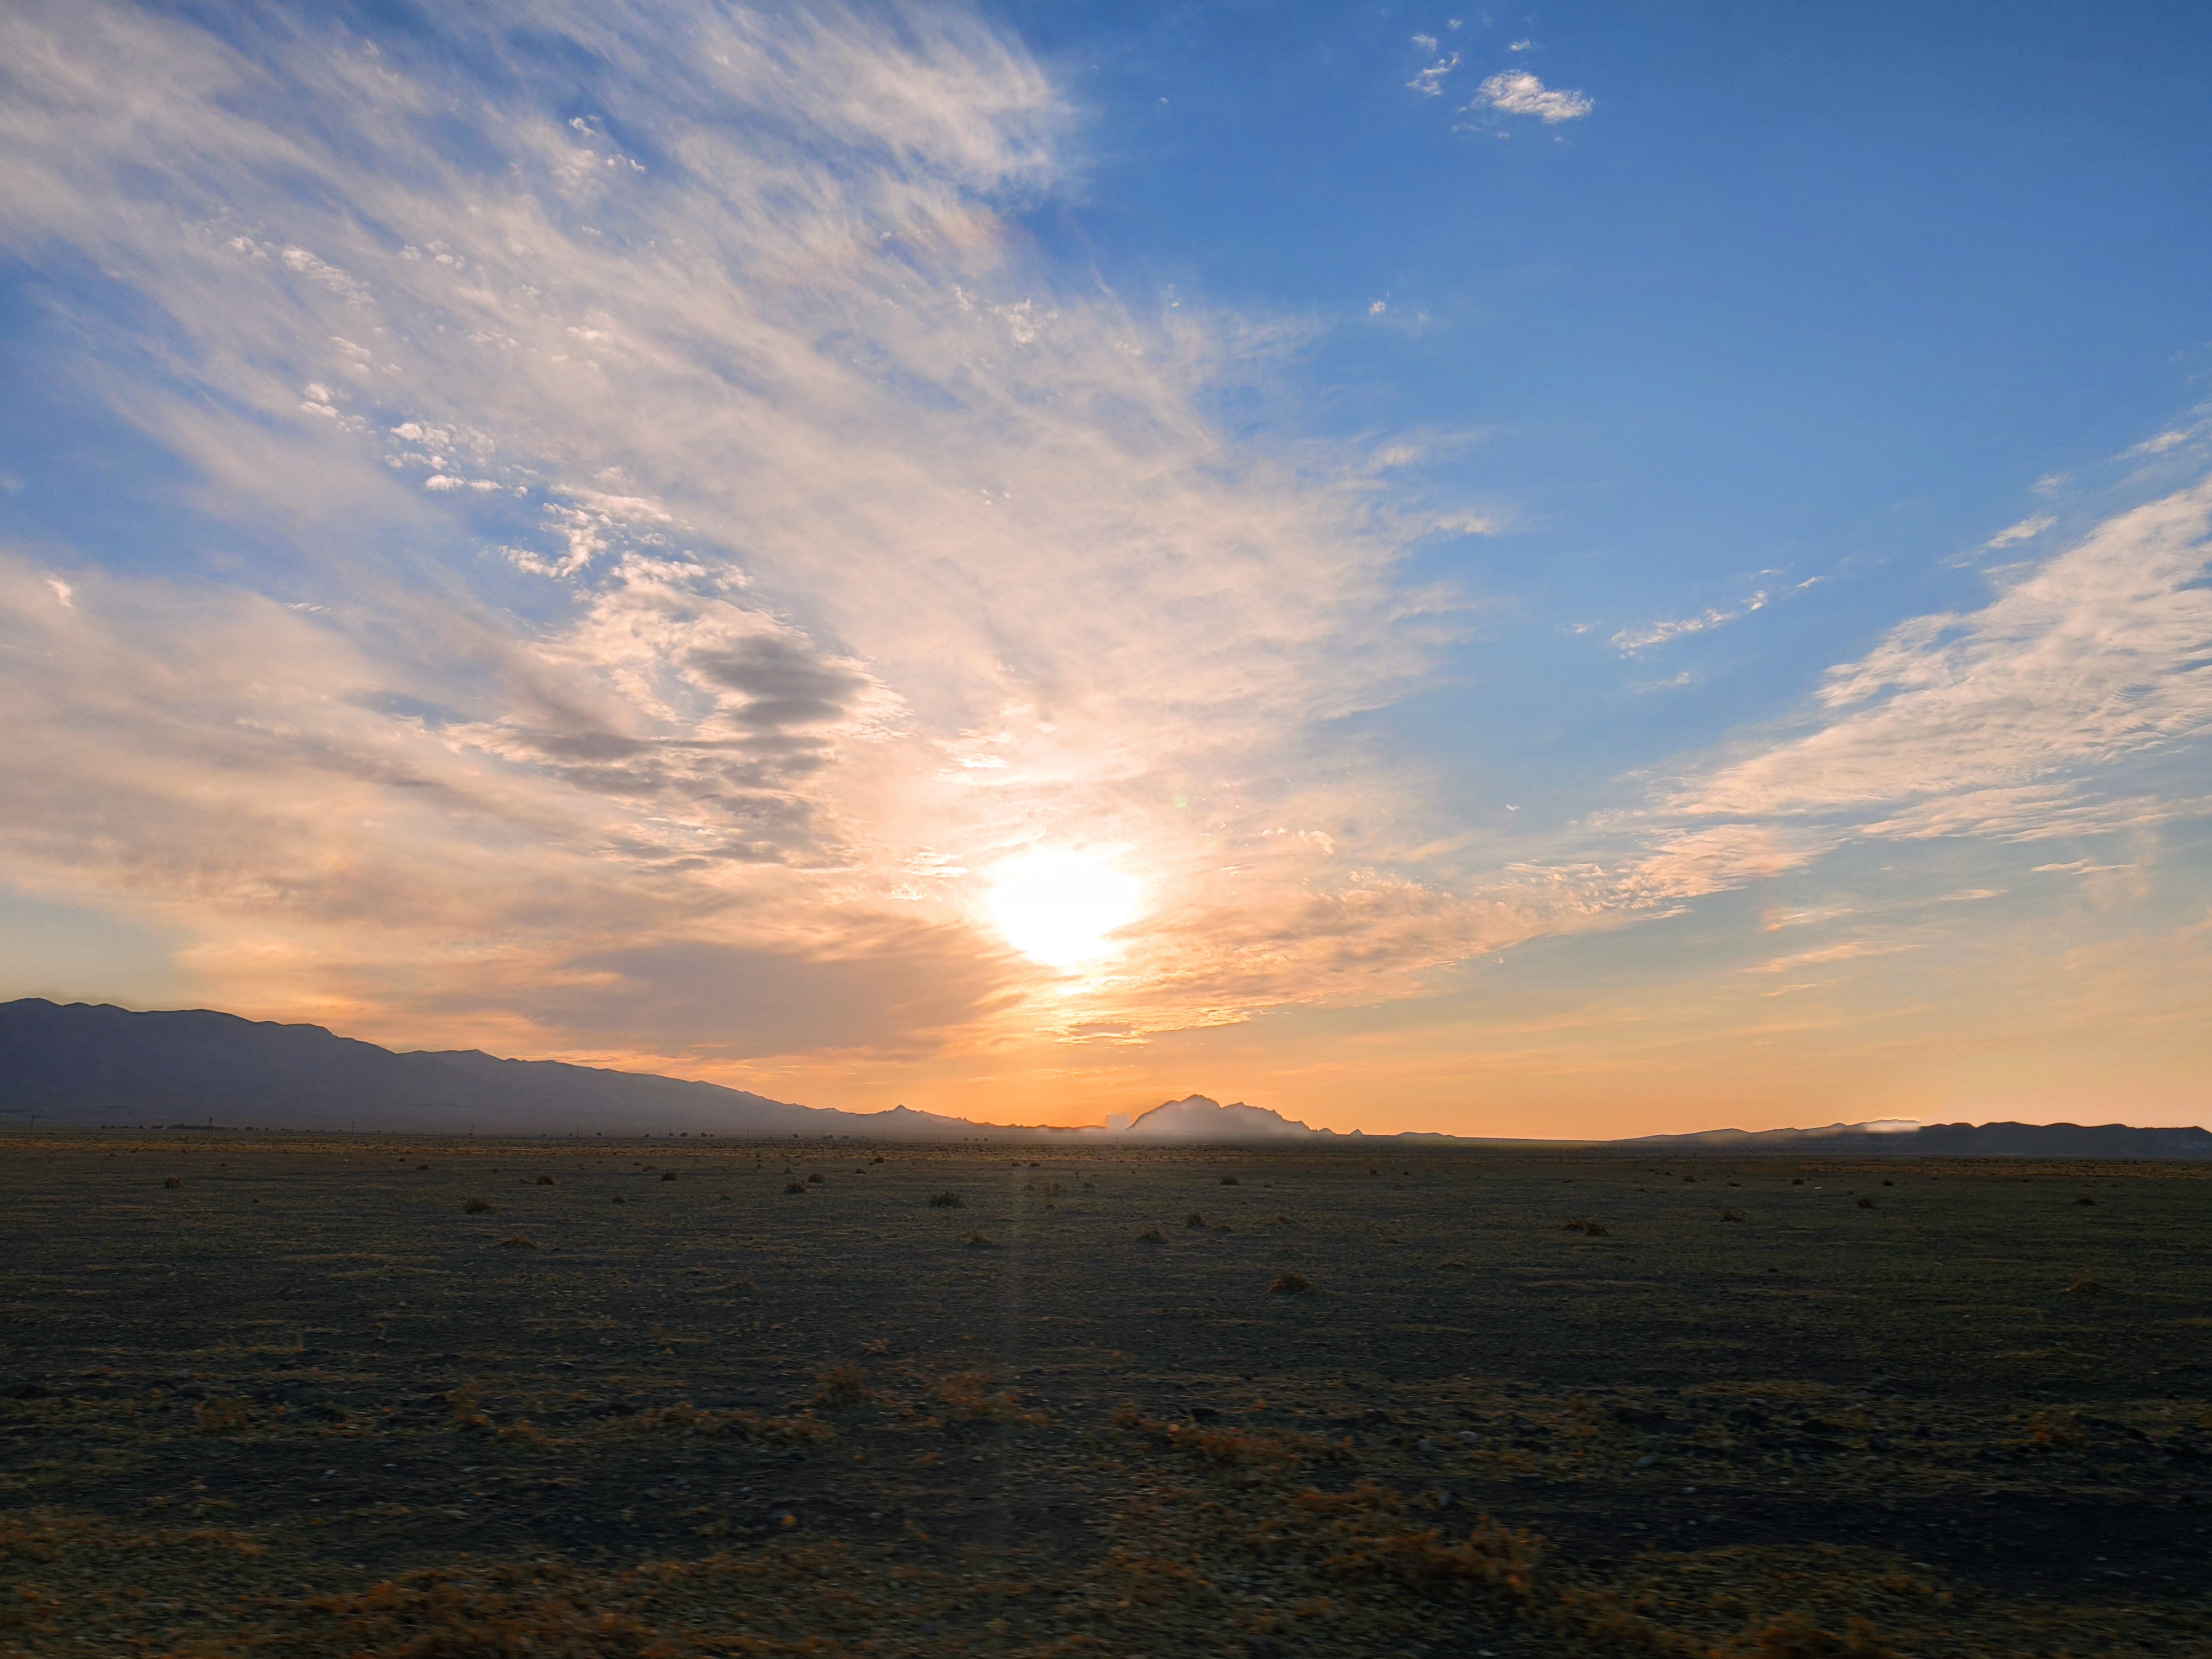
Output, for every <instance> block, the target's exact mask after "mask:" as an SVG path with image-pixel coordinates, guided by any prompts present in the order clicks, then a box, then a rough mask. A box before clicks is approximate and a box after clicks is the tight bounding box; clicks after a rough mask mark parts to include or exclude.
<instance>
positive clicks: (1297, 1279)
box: [1267, 1273, 1314, 1296]
mask: <svg viewBox="0 0 2212 1659" xmlns="http://www.w3.org/2000/svg"><path fill="white" fill-rule="evenodd" d="M1313 1293H1314V1287H1313V1280H1311V1279H1308V1278H1307V1277H1306V1276H1305V1275H1304V1273H1277V1274H1276V1275H1275V1282H1274V1283H1273V1284H1272V1285H1268V1286H1267V1294H1268V1295H1269V1296H1311V1295H1312V1294H1313Z"/></svg>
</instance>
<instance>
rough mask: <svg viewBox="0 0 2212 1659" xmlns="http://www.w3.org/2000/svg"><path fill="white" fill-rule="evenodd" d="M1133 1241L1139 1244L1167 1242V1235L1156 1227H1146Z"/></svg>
mask: <svg viewBox="0 0 2212 1659" xmlns="http://www.w3.org/2000/svg"><path fill="white" fill-rule="evenodd" d="M1135 1242H1136V1243H1139V1244H1164V1243H1167V1242H1168V1236H1167V1235H1166V1234H1165V1233H1164V1232H1162V1231H1160V1230H1159V1229H1158V1227H1147V1228H1146V1229H1145V1231H1143V1232H1140V1233H1139V1234H1138V1235H1137V1237H1136V1240H1135Z"/></svg>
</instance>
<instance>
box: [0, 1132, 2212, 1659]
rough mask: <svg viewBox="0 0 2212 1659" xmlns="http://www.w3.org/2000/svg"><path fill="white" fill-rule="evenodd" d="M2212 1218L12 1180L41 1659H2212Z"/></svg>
mask: <svg viewBox="0 0 2212 1659" xmlns="http://www.w3.org/2000/svg"><path fill="white" fill-rule="evenodd" d="M878 1158H880V1159H881V1161H880V1162H878V1161H877V1160H878ZM422 1165H427V1166H428V1167H427V1168H423V1167H418V1166H422ZM671 1176H672V1177H673V1179H670V1178H669V1177H671ZM816 1176H819V1177H821V1179H820V1180H818V1181H817V1180H815V1179H813V1177H816ZM1232 1177H1233V1184H1229V1182H1230V1180H1231V1178H1232ZM2209 1177H2212V1170H2202V1169H2194V1170H2192V1169H2186V1168H2176V1167H2170V1166H2158V1165H2141V1164H2111V1165H2079V1164H2067V1165H2062V1164H2021V1163H2003V1164H1996V1163H1990V1164H1918V1163H1916V1164H1883V1165H1876V1164H1843V1163H1822V1162H1819V1161H1815V1160H1807V1159H1771V1158H1758V1159H1753V1158H1740V1159H1733V1160H1731V1159H1727V1158H1683V1159H1674V1160H1662V1161H1659V1162H1652V1161H1650V1160H1632V1159H1629V1158H1553V1157H1535V1156H1524V1157H1513V1158H1505V1157H1499V1156H1496V1155H1492V1154H1476V1153H1471V1152H1453V1151H1442V1150H1435V1151H1420V1152H1410V1151H1407V1150H1403V1149H1382V1148H1377V1149H1372V1150H1366V1151H1352V1152H1347V1151H1345V1150H1343V1149H1341V1148H1337V1149H1332V1150H1329V1151H1327V1152H1319V1151H1315V1152H1307V1151H1303V1150H1302V1151H1297V1152H1231V1151H1203V1152H1200V1151H1187V1150H1186V1151H1175V1152H1142V1151H1133V1150H1127V1149H1120V1148H1098V1149H1095V1150H1086V1151H1084V1152H1069V1151H1067V1150H1065V1149H1057V1148H1055V1149H1052V1150H1048V1151H1047V1150H1035V1151H1030V1150H1024V1151H1022V1152H1020V1155H1019V1156H1018V1157H1017V1155H1016V1149H1013V1148H1011V1147H1009V1148H987V1147H981V1146H968V1147H939V1148H915V1147H910V1146H884V1147H869V1146H861V1145H859V1144H857V1143H853V1142H844V1141H840V1142H836V1143H811V1144H801V1143H798V1142H786V1143H781V1144H775V1145H767V1146H756V1145H750V1144H740V1143H736V1142H725V1141H718V1140H704V1139H690V1140H686V1139H675V1140H663V1139H653V1140H650V1141H644V1142H638V1143H617V1142H612V1141H606V1140H599V1139H591V1140H584V1141H544V1142H530V1143H525V1142H515V1141H501V1142H482V1141H479V1142H469V1141H459V1140H438V1141H423V1140H413V1139H407V1140H403V1139H397V1138H388V1137H364V1138H361V1139H337V1138H332V1137H316V1138H298V1139H285V1138H281V1137H274V1136H267V1137H254V1136H243V1135H224V1134H222V1133H215V1134H209V1133H192V1134H186V1133H175V1134H170V1135H166V1136H150V1135H143V1134H140V1135H123V1134H107V1135H94V1134H76V1135H67V1136H44V1137H36V1136H21V1135H18V1136H15V1137H9V1138H3V1139H0V1216H4V1217H5V1218H6V1221H7V1225H6V1227H5V1230H4V1234H0V1237H4V1238H5V1240H6V1243H7V1250H8V1254H7V1257H6V1260H5V1262H4V1265H0V1654H10V1655H12V1654H37V1655H88V1654H147V1655H155V1654H180V1655H181V1654H192V1655H216V1654H222V1655H233V1654H246V1655H268V1656H280V1655H281V1656H295V1655H296V1656H307V1655H318V1656H319V1655H352V1654H359V1655H374V1656H398V1655H412V1656H420V1659H433V1656H465V1655H485V1656H489V1655H523V1654H536V1655H550V1656H602V1655H605V1656H611V1655H668V1656H693V1655H708V1654H719V1655H735V1654H760V1655H770V1654H811V1655H817V1656H823V1659H829V1656H836V1655H842V1654H860V1653H873V1654H886V1655H890V1654H908V1655H931V1656H934V1655H950V1654H975V1655H1006V1656H1014V1655H1032V1656H1042V1655H1062V1654H1065V1655H1075V1654H1098V1655H1151V1656H1169V1655H1183V1654H1189V1655H1208V1656H1212V1655H1219V1656H1226V1659H1265V1656H1270V1655H1280V1656H1292V1655H1340V1654H1341V1655H1370V1654H1371V1655H1399V1654H1410V1655H1429V1656H1437V1659H1444V1656H1477V1655H1483V1654H1489V1655H1495V1656H1499V1659H1504V1656H1509V1655H1510V1656H1533V1655H1555V1654H1556V1655H1585V1654H1607V1653H1619V1654H1659V1655H1680V1656H1692V1655H1699V1656H1705V1655H1742V1656H1766V1659H1786V1656H1796V1655H1818V1654H1862V1655H1872V1654H1885V1653H1893V1654H1899V1655H1931V1656H1932V1655H1967V1654H1973V1655H1990V1656H1996V1655H2003V1656H2015V1655H2045V1654H2047V1655H2060V1654H2065V1655H2070V1656H2077V1659H2086V1656H2090V1655H2160V1656H2167V1655H2184V1654H2212V1637H2208V1635H2207V1632H2208V1630H2212V1593H2208V1592H2212V1571H2208V1568H2207V1560H2208V1546H2212V1502H2208V1498H2212V1413H2208V1407H2207V1404H2206V1395H2207V1388H2208V1380H2212V1371H2208V1364H2212V1260H2208V1255H2207V1253H2206V1244H2207V1235H2208V1226H2207V1222H2208V1212H2207V1206H2208V1201H2212V1178H2209ZM541 1178H550V1183H551V1184H541ZM171 1182H173V1183H174V1184H173V1185H172V1184H170V1183H171ZM1801 1183H1802V1184H1801ZM794 1185H796V1186H797V1187H799V1188H801V1190H799V1191H798V1192H792V1191H789V1190H787V1188H791V1187H793V1186H794ZM944 1194H957V1195H958V1197H959V1199H960V1200H961V1201H960V1203H959V1204H957V1206H956V1205H952V1204H938V1205H933V1204H932V1203H931V1202H930V1200H931V1199H932V1198H933V1197H934V1196H941V1195H944ZM472 1199H473V1200H481V1205H480V1206H477V1207H474V1208H473V1209H472V1208H471V1206H470V1205H469V1200H472ZM2083 1199H2087V1200H2092V1201H2091V1202H2087V1203H2084V1202H2081V1201H2080V1200H2083ZM1861 1200H1871V1207H1868V1206H1865V1205H1863V1204H1862V1202H1861ZM1724 1215H1730V1216H1738V1215H1740V1216H1741V1219H1723V1216H1724ZM1571 1224H1588V1225H1571ZM1285 1275H1290V1276H1293V1279H1304V1281H1306V1283H1307V1284H1308V1285H1310V1287H1311V1288H1310V1290H1309V1291H1306V1292H1304V1293H1296V1292H1293V1291H1288V1290H1285V1291H1273V1290H1271V1286H1273V1285H1277V1284H1278V1282H1279V1281H1282V1280H1284V1279H1285Z"/></svg>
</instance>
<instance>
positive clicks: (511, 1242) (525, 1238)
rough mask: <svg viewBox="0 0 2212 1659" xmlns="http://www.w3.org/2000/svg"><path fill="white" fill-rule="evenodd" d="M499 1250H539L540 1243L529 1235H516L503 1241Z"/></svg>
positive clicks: (500, 1242)
mask: <svg viewBox="0 0 2212 1659" xmlns="http://www.w3.org/2000/svg"><path fill="white" fill-rule="evenodd" d="M499 1248H500V1249H502V1250H534V1249H537V1248H538V1241H537V1240H536V1239H534V1238H532V1237H531V1236H530V1235H529V1234H528V1233H516V1234H515V1235H514V1236H513V1237H511V1238H502V1239H501V1240H500V1241H499Z"/></svg>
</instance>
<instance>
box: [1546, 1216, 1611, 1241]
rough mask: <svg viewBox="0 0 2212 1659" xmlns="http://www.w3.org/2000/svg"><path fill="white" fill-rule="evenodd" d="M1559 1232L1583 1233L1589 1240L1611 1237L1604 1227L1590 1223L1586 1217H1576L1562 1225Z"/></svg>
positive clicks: (1593, 1222)
mask: <svg viewBox="0 0 2212 1659" xmlns="http://www.w3.org/2000/svg"><path fill="white" fill-rule="evenodd" d="M1559 1231H1561V1232H1563V1233H1583V1234H1586V1235H1587V1236H1589V1237H1591V1238H1610V1237H1612V1234H1610V1233H1608V1232H1607V1231H1606V1230H1605V1228H1604V1227H1602V1226H1601V1225H1599V1224H1598V1223H1596V1222H1595V1221H1592V1220H1591V1219H1590V1218H1589V1217H1588V1216H1579V1215H1578V1216H1577V1217H1576V1218H1574V1219H1573V1220H1572V1221H1570V1222H1567V1223H1566V1224H1565V1225H1563V1226H1562V1227H1561V1228H1560V1229H1559Z"/></svg>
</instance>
